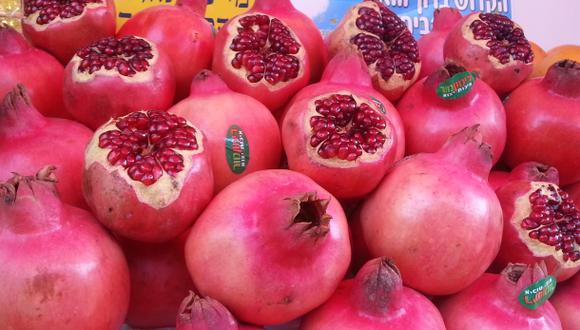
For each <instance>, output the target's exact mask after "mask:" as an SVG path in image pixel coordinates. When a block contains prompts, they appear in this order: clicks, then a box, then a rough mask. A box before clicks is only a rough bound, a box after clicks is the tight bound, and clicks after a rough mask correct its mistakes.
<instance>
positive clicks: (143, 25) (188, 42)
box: [118, 5, 214, 100]
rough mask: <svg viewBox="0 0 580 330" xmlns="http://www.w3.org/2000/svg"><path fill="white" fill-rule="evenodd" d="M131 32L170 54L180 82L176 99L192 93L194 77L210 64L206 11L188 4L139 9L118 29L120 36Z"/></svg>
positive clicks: (211, 35) (211, 42) (211, 47)
mask: <svg viewBox="0 0 580 330" xmlns="http://www.w3.org/2000/svg"><path fill="white" fill-rule="evenodd" d="M198 10H201V8H199V9H198ZM131 35H136V36H139V37H143V38H146V39H147V40H150V41H152V42H153V43H155V45H157V47H158V48H159V49H160V50H161V51H162V52H163V53H165V54H166V55H167V56H168V57H169V59H170V61H171V64H172V66H173V73H174V74H175V80H176V82H177V89H176V94H175V98H176V100H181V99H183V98H185V97H186V96H187V95H188V94H189V86H190V85H191V81H192V80H193V77H195V75H196V74H198V73H199V72H200V71H201V70H203V69H206V68H209V66H210V64H211V57H212V53H213V46H214V45H213V31H212V27H211V25H210V24H209V23H208V22H207V21H206V20H205V18H204V17H203V12H202V13H197V12H193V11H192V10H190V9H189V8H188V7H187V6H181V7H175V6H169V5H167V6H155V7H151V8H147V9H145V10H143V11H141V12H139V13H137V15H135V16H133V17H132V18H131V19H129V20H128V21H127V22H126V23H125V24H124V25H123V27H122V28H121V29H120V30H119V33H118V36H119V37H125V36H131Z"/></svg>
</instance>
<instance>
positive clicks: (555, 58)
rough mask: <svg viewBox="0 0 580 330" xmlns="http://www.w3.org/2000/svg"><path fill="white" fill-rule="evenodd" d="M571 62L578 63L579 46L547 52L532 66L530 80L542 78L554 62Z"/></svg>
mask: <svg viewBox="0 0 580 330" xmlns="http://www.w3.org/2000/svg"><path fill="white" fill-rule="evenodd" d="M562 60H573V61H576V62H580V45H561V46H558V47H554V48H552V49H550V50H548V51H547V52H546V53H545V55H544V56H543V58H542V60H541V61H539V62H537V63H535V64H534V71H533V72H532V74H531V75H530V77H532V78H536V77H543V76H545V75H546V72H548V69H549V68H550V67H551V66H552V65H554V63H556V62H560V61H562Z"/></svg>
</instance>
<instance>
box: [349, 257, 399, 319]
mask: <svg viewBox="0 0 580 330" xmlns="http://www.w3.org/2000/svg"><path fill="white" fill-rule="evenodd" d="M354 281H355V283H354V290H353V295H354V298H355V299H356V300H358V302H359V304H358V305H359V306H360V308H361V309H363V310H364V311H365V312H366V313H368V314H371V315H376V316H379V315H384V314H386V313H387V312H388V311H389V310H392V309H396V308H397V307H398V304H399V302H400V298H401V291H402V288H403V281H402V280H401V273H400V272H399V269H398V268H397V266H396V265H395V264H394V262H393V261H392V260H390V259H388V258H386V257H382V258H376V259H373V260H371V261H369V262H367V263H366V264H365V265H364V266H363V267H362V268H361V269H360V270H359V272H358V273H357V275H356V277H355V279H354Z"/></svg>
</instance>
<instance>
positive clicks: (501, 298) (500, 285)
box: [438, 264, 562, 330]
mask: <svg viewBox="0 0 580 330" xmlns="http://www.w3.org/2000/svg"><path fill="white" fill-rule="evenodd" d="M546 276H547V273H546V270H545V269H543V268H542V267H540V266H538V265H535V266H527V265H523V264H510V265H508V266H507V267H506V268H505V269H504V271H503V272H502V273H501V275H497V274H487V273H486V274H483V275H482V276H481V277H480V278H479V279H478V280H477V281H475V283H473V284H472V285H471V286H469V287H468V288H467V289H465V290H464V291H462V292H460V293H458V294H456V295H454V296H451V297H448V298H447V299H445V300H443V301H442V302H441V303H440V304H439V305H438V307H439V310H440V311H441V314H442V315H443V319H444V320H445V326H446V327H447V330H456V329H457V330H459V329H486V330H487V329H489V330H501V329H529V330H545V329H550V330H558V329H562V326H561V325H560V319H559V318H558V314H557V313H556V310H555V309H554V307H553V306H552V305H551V304H550V302H548V301H546V302H544V303H543V304H542V305H540V306H539V307H538V308H536V309H528V308H526V307H524V306H523V305H522V304H521V303H520V301H519V299H518V296H519V295H520V293H521V292H522V291H523V290H524V289H526V288H527V287H529V286H531V285H532V284H534V283H535V282H537V281H538V280H541V279H544V278H545V277H546Z"/></svg>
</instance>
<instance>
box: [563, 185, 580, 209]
mask: <svg viewBox="0 0 580 330" xmlns="http://www.w3.org/2000/svg"><path fill="white" fill-rule="evenodd" d="M564 190H566V192H567V193H568V194H570V198H571V199H572V200H573V201H574V203H575V204H576V205H580V182H578V183H576V184H573V185H571V186H567V187H565V188H564Z"/></svg>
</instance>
